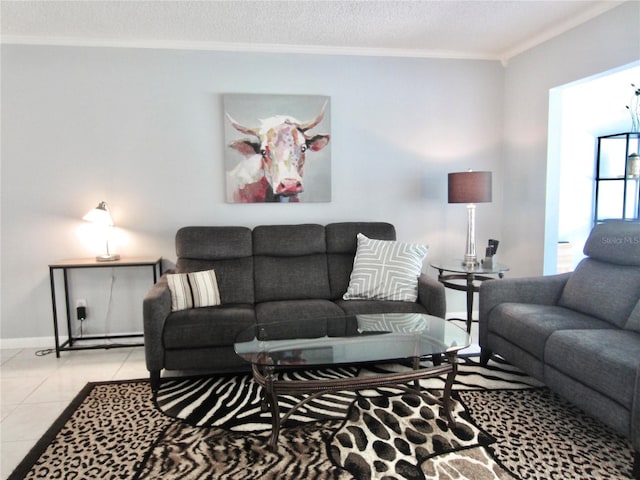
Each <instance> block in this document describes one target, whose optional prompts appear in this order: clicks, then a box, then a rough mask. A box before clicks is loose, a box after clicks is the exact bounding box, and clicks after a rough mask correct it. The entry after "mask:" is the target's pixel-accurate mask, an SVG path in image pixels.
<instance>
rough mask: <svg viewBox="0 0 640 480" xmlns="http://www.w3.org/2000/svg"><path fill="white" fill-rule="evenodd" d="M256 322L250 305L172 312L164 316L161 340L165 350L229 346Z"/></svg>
mask: <svg viewBox="0 0 640 480" xmlns="http://www.w3.org/2000/svg"><path fill="white" fill-rule="evenodd" d="M255 322H256V317H255V312H254V308H253V305H227V306H217V307H206V308H196V309H191V310H181V311H179V312H174V313H172V314H171V315H169V316H168V317H167V320H166V322H165V325H164V331H163V333H162V341H163V344H164V347H165V348H167V349H179V348H186V349H190V348H200V347H216V346H225V345H233V343H234V341H235V339H236V337H237V335H238V334H239V333H240V332H241V331H242V330H244V329H246V328H249V327H250V326H252V325H254V324H255Z"/></svg>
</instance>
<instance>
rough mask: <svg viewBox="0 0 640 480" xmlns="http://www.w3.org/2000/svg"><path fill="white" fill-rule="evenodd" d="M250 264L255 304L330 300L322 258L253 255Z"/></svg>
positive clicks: (325, 261)
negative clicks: (252, 270) (252, 262)
mask: <svg viewBox="0 0 640 480" xmlns="http://www.w3.org/2000/svg"><path fill="white" fill-rule="evenodd" d="M254 264H255V277H254V281H255V292H256V302H258V303H260V302H269V301H274V300H289V299H291V300H301V299H311V298H322V299H329V297H330V295H329V294H330V290H329V274H328V273H327V257H326V255H321V254H316V255H303V256H299V257H268V256H256V257H255V258H254Z"/></svg>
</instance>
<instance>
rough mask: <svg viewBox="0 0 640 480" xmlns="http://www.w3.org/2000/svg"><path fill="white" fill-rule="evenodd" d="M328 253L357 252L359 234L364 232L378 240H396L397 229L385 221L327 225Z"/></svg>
mask: <svg viewBox="0 0 640 480" xmlns="http://www.w3.org/2000/svg"><path fill="white" fill-rule="evenodd" d="M326 232H327V252H328V253H350V254H352V255H353V254H354V253H356V250H357V249H358V241H357V238H356V237H357V235H358V233H362V234H364V235H366V236H367V237H368V238H375V239H376V240H396V229H395V227H394V226H393V225H391V224H390V223H384V222H341V223H330V224H329V225H327V226H326Z"/></svg>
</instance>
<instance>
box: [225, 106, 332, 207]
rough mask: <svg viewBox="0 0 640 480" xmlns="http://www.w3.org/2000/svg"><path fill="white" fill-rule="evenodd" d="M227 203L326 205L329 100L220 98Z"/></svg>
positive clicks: (327, 197)
mask: <svg viewBox="0 0 640 480" xmlns="http://www.w3.org/2000/svg"><path fill="white" fill-rule="evenodd" d="M224 112H225V115H224V129H225V130H224V131H225V144H226V145H225V156H224V158H225V172H226V182H227V185H226V186H227V202H230V203H265V202H280V203H285V202H329V201H331V144H330V141H329V140H330V130H331V129H330V127H331V109H330V98H329V97H326V96H319V95H249V94H229V95H225V96H224Z"/></svg>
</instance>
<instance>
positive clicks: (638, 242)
mask: <svg viewBox="0 0 640 480" xmlns="http://www.w3.org/2000/svg"><path fill="white" fill-rule="evenodd" d="M583 251H584V254H585V255H587V256H588V257H590V258H593V259H596V260H601V261H603V262H609V263H616V264H618V265H634V266H636V267H638V266H640V222H627V221H614V220H611V221H608V222H605V223H601V224H599V225H596V226H595V227H594V229H593V230H592V231H591V234H590V235H589V238H588V239H587V241H586V243H585V244H584V249H583Z"/></svg>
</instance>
